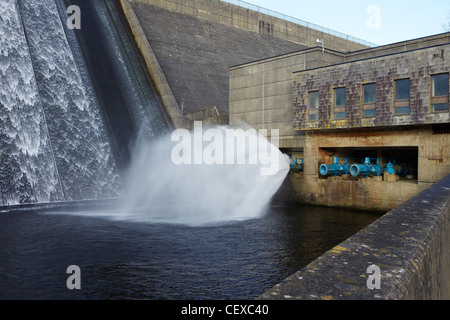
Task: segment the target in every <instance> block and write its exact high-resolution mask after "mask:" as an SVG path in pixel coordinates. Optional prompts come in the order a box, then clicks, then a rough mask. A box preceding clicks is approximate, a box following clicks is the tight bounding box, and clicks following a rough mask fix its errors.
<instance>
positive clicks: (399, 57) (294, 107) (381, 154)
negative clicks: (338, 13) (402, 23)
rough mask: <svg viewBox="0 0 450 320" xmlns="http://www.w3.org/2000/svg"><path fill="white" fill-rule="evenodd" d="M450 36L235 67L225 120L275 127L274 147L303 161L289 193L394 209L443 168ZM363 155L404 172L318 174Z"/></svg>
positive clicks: (449, 152)
mask: <svg viewBox="0 0 450 320" xmlns="http://www.w3.org/2000/svg"><path fill="white" fill-rule="evenodd" d="M449 40H450V34H449V33H445V34H440V35H435V36H430V37H426V38H421V39H415V40H411V41H405V42H401V43H396V44H391V45H386V46H380V47H375V48H368V49H363V50H358V51H353V52H346V53H345V52H338V51H335V50H331V49H327V48H326V46H325V50H322V48H320V47H317V48H312V49H306V50H300V51H298V52H295V53H290V54H288V55H283V56H278V57H274V58H269V59H265V60H263V61H256V62H252V63H248V64H243V65H239V66H235V67H233V68H231V69H230V70H231V72H230V124H231V125H234V124H236V125H238V123H239V121H244V122H247V123H248V124H250V125H251V126H253V127H256V128H267V129H268V128H279V129H280V135H281V138H280V139H281V140H280V147H281V148H282V150H284V151H285V152H286V153H291V154H294V155H295V156H297V157H301V158H303V159H304V172H303V173H300V174H294V175H291V176H290V180H291V182H292V188H293V192H294V198H296V199H297V200H300V201H302V202H307V203H311V204H319V205H330V206H343V207H352V208H361V209H368V210H370V209H373V210H381V211H385V210H389V209H392V208H394V207H396V206H397V205H399V204H401V203H403V202H404V201H406V200H408V199H409V198H411V197H412V196H414V195H415V194H417V193H419V192H420V191H422V190H423V189H425V188H426V187H428V186H429V185H430V184H433V183H434V182H436V181H438V180H440V179H441V178H443V177H444V176H445V175H447V174H449V173H450V114H449V86H450V84H449V71H450V65H449V59H450V51H449V49H450V43H449ZM263 79H264V80H263ZM249 83H253V84H254V85H253V86H249ZM366 157H368V158H371V159H372V161H373V163H375V162H376V161H379V164H380V165H386V164H387V163H388V162H390V161H392V162H396V163H397V164H398V163H402V164H404V165H405V166H407V168H408V174H406V175H405V176H404V177H401V178H400V179H399V178H398V177H397V178H396V179H392V177H391V178H390V179H389V177H388V176H384V177H382V176H376V177H370V178H367V177H352V176H349V175H348V174H343V175H339V176H336V177H324V176H322V175H321V174H320V173H319V167H320V166H321V165H322V164H332V163H333V160H334V159H335V158H339V159H341V162H344V161H348V163H349V164H352V163H359V164H360V163H361V160H363V159H365V158H366Z"/></svg>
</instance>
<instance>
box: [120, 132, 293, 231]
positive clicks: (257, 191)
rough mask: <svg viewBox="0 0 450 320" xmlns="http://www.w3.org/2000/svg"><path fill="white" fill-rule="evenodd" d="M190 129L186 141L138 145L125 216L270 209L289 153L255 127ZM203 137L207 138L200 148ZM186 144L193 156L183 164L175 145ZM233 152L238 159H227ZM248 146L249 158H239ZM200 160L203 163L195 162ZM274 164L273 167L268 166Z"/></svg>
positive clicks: (229, 216)
mask: <svg viewBox="0 0 450 320" xmlns="http://www.w3.org/2000/svg"><path fill="white" fill-rule="evenodd" d="M185 133H188V135H185V136H184V138H185V139H184V141H181V142H180V140H177V142H173V141H171V137H170V136H164V137H162V138H161V139H159V140H158V141H156V142H154V143H148V142H141V143H139V144H138V145H137V147H136V148H135V152H134V153H133V160H132V165H131V167H130V170H129V172H128V176H127V179H126V183H125V185H126V190H127V195H128V200H127V201H126V203H125V204H124V207H123V208H122V210H121V211H122V212H126V213H125V216H124V218H125V217H126V218H128V219H133V220H140V221H152V222H155V221H160V222H168V223H182V224H188V225H205V224H211V223H218V222H219V223H220V222H227V221H237V220H246V219H252V218H259V217H261V216H262V215H264V214H265V209H266V207H267V205H268V204H269V203H270V201H271V199H272V197H273V196H274V194H275V193H276V191H277V190H278V189H279V187H280V186H281V184H282V183H283V181H284V179H285V177H286V175H287V174H288V172H289V159H288V157H287V156H286V155H283V154H282V153H281V152H280V151H279V149H278V148H277V147H276V146H275V145H273V144H271V143H270V142H269V141H268V140H267V139H266V138H265V137H264V136H263V135H261V134H257V133H256V131H255V130H253V131H252V130H246V131H245V132H244V131H242V130H241V131H239V132H238V134H236V131H232V130H227V128H225V127H217V128H213V129H208V130H201V131H200V132H199V131H195V130H194V132H190V133H189V132H187V131H185ZM191 133H192V135H191ZM208 133H209V135H208ZM211 133H213V134H214V138H213V139H210V138H211ZM207 136H208V137H209V138H208V139H207V138H206V137H207ZM173 137H174V136H173V135H172V139H173ZM199 138H200V139H202V138H203V139H204V140H203V141H202V143H201V145H200V149H199V144H198V142H199ZM241 138H247V140H244V139H241ZM175 140H176V139H175ZM186 140H187V141H186ZM233 141H234V142H235V143H232V142H233ZM244 141H245V142H246V143H245V145H244V147H245V148H242V147H243V145H242V142H244ZM230 142H231V143H230ZM255 142H257V144H255ZM181 144H182V145H183V146H184V147H185V148H184V149H183V150H182V151H181V155H182V156H186V153H187V154H188V156H187V157H184V159H185V160H186V161H184V163H181V164H178V165H177V164H175V163H177V159H174V156H175V157H177V156H179V155H180V154H178V153H176V152H175V155H174V151H175V150H177V151H178V150H180V148H179V147H180V145H181ZM177 146H178V148H176V147H177ZM189 147H190V148H192V149H189ZM230 152H231V153H232V154H233V155H234V157H229V158H228V159H231V158H233V159H234V160H236V163H231V162H230V161H226V157H227V155H228V156H229V155H230ZM242 152H244V153H245V161H244V162H238V160H237V159H239V158H240V155H241V154H242ZM189 156H190V157H189ZM212 157H213V158H214V157H215V160H216V161H215V162H214V161H211V158H212ZM200 158H201V159H200ZM195 159H196V161H195ZM199 159H200V161H199ZM241 159H242V158H241ZM264 159H265V160H264ZM269 159H270V160H271V161H269V162H268V161H267V160H269ZM222 160H223V161H222ZM255 160H256V161H255ZM199 162H200V163H202V164H194V163H199ZM206 162H207V163H211V162H214V163H213V164H205V163H206ZM237 163H243V164H237ZM269 167H270V170H272V171H270V172H267V171H264V170H263V169H269ZM118 218H119V217H118Z"/></svg>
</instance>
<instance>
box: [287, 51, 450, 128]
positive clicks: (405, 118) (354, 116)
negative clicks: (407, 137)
mask: <svg viewBox="0 0 450 320" xmlns="http://www.w3.org/2000/svg"><path fill="white" fill-rule="evenodd" d="M449 59H450V45H448V44H445V45H438V46H433V47H429V48H422V49H417V50H412V51H408V52H401V53H397V54H389V55H385V56H379V57H374V58H368V59H363V60H359V61H353V62H349V63H342V64H338V65H331V66H327V67H323V68H317V69H313V70H306V71H300V72H297V73H296V74H295V80H294V96H293V104H294V107H293V108H294V115H293V126H294V129H296V130H306V131H308V130H329V129H343V128H345V129H352V128H368V127H386V126H388V127H389V126H401V125H419V124H436V123H449V122H450V114H449V112H439V113H438V112H431V102H430V100H431V75H433V74H439V73H448V72H449V71H450V65H449V63H448V61H449ZM405 78H409V79H410V84H411V87H410V89H411V96H410V107H411V112H410V114H408V115H396V114H395V113H394V93H395V91H394V81H395V80H397V79H405ZM366 83H376V86H377V89H376V116H375V117H364V116H363V107H362V100H363V87H362V86H363V84H366ZM339 87H345V89H346V106H345V111H346V118H345V119H342V120H337V119H336V118H335V115H334V106H333V104H334V102H333V99H334V96H333V95H334V89H335V88H339ZM316 90H318V91H319V121H309V119H308V106H307V105H308V92H311V91H316Z"/></svg>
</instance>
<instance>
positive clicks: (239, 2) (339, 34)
mask: <svg viewBox="0 0 450 320" xmlns="http://www.w3.org/2000/svg"><path fill="white" fill-rule="evenodd" d="M221 1H223V2H228V3H230V4H234V5H236V6H239V7H242V8H246V9H250V10H253V11H256V12H260V13H262V14H266V15H269V16H272V17H275V18H278V19H282V20H285V21H289V22H292V23H295V24H298V25H301V26H304V27H307V28H310V29H313V30H317V31H320V32H324V33H327V34H330V35H332V36H335V37H339V38H343V39H346V40H348V41H353V42H356V43H360V44H362V45H365V46H368V47H371V48H373V47H378V45H377V44H375V43H372V42H369V41H366V40H363V39H359V38H356V37H353V36H350V35H348V34H345V33H342V32H339V31H335V30H332V29H329V28H325V27H322V26H319V25H317V24H314V23H311V22H308V21H305V20H301V19H298V18H294V17H292V16H288V15H286V14H284V13H279V12H277V11H273V10H270V9H267V8H263V7H260V6H257V5H255V4H251V3H248V2H245V1H242V0H221Z"/></svg>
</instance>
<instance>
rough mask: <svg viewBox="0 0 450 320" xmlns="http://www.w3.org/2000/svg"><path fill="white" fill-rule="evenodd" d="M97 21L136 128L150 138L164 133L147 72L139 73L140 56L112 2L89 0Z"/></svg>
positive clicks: (166, 131)
mask: <svg viewBox="0 0 450 320" xmlns="http://www.w3.org/2000/svg"><path fill="white" fill-rule="evenodd" d="M92 4H93V6H94V8H95V10H96V12H97V15H98V17H99V20H100V21H101V22H102V25H103V29H104V32H105V34H106V40H107V43H108V48H109V52H111V54H112V55H113V57H114V59H113V60H114V63H115V64H116V68H118V69H120V70H122V72H120V73H119V76H120V80H121V83H122V86H123V87H124V88H125V90H124V94H125V95H126V100H127V102H128V104H129V110H130V112H131V114H132V117H133V119H134V123H135V124H136V126H137V131H138V132H139V134H140V135H142V136H143V137H145V138H147V139H149V140H150V141H151V140H154V139H156V138H157V137H159V136H161V135H162V134H165V133H168V131H169V127H168V124H167V120H166V118H165V115H164V114H163V112H162V110H161V109H160V108H158V107H155V106H158V103H159V102H158V100H157V97H156V94H155V92H154V91H153V90H152V88H151V87H150V85H149V79H148V78H147V77H148V75H147V74H146V73H145V72H142V69H143V67H142V65H140V62H141V58H140V56H139V54H138V52H137V50H136V46H135V44H134V43H133V42H131V41H129V38H130V35H129V34H128V32H127V30H126V29H125V28H123V27H121V26H122V25H123V20H122V17H121V16H120V14H119V8H118V5H117V2H116V1H109V0H98V1H93V3H92Z"/></svg>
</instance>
